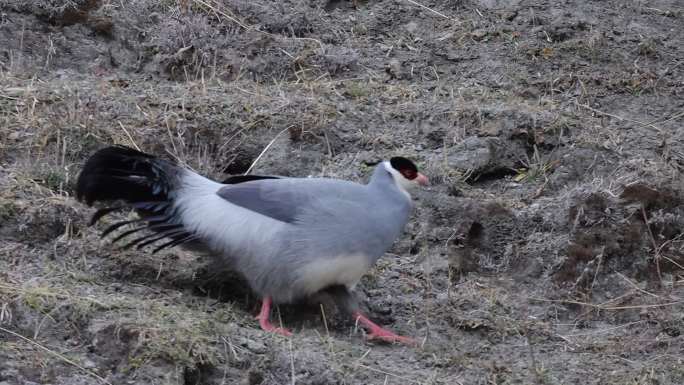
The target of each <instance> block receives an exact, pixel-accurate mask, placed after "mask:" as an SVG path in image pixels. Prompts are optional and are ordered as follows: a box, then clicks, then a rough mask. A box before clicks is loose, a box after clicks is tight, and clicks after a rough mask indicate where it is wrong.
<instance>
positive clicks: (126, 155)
mask: <svg viewBox="0 0 684 385" xmlns="http://www.w3.org/2000/svg"><path fill="white" fill-rule="evenodd" d="M173 168H174V167H173V165H171V164H170V163H169V162H166V161H163V160H160V159H157V158H155V157H153V156H152V155H149V154H145V153H144V152H140V151H138V150H134V149H132V148H128V147H124V146H111V147H106V148H103V149H101V150H99V151H97V152H96V153H95V154H93V156H91V157H90V159H88V161H87V162H86V164H85V166H83V171H81V175H79V177H78V182H77V186H76V198H78V200H80V201H83V202H85V203H86V204H88V205H89V206H90V205H92V204H93V203H94V202H96V201H115V200H123V201H125V202H129V203H133V202H150V201H154V202H159V201H166V200H167V199H168V192H169V191H170V190H171V189H172V187H173V186H172V184H173V182H174V180H173V175H169V171H172V170H173Z"/></svg>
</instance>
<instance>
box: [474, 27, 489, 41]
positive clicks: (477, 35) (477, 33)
mask: <svg viewBox="0 0 684 385" xmlns="http://www.w3.org/2000/svg"><path fill="white" fill-rule="evenodd" d="M470 36H472V37H473V39H475V40H482V39H484V37H485V36H487V30H485V29H481V28H480V29H476V30H474V31H473V32H471V33H470Z"/></svg>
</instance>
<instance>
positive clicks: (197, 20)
mask: <svg viewBox="0 0 684 385" xmlns="http://www.w3.org/2000/svg"><path fill="white" fill-rule="evenodd" d="M0 11H1V13H0V186H2V189H1V190H0V384H2V385H14V384H55V385H56V384H99V383H111V384H186V385H190V384H252V385H256V384H293V383H297V384H411V383H416V384H533V383H539V384H659V385H660V384H682V383H684V335H682V333H683V332H684V302H683V301H684V269H683V266H684V235H683V234H684V233H683V228H684V179H682V171H683V169H684V127H682V122H684V48H683V45H682V42H683V41H684V5H683V4H682V3H681V1H678V0H669V1H668V0H653V1H648V0H643V1H641V0H637V1H629V0H627V1H565V0H561V1H522V0H518V1H516V0H513V1H497V0H463V1H458V0H424V1H418V2H416V1H409V0H368V1H362V0H357V1H355V2H352V1H346V0H337V1H335V0H329V1H326V0H301V1H288V0H286V1H280V2H271V1H266V0H185V1H180V0H179V1H176V0H159V1H153V0H135V1H128V2H118V1H110V0H105V1H100V0H71V1H66V2H57V1H52V0H32V1H15V0H0ZM274 138H275V140H274ZM271 141H273V143H272V145H271V146H270V147H268V151H266V152H265V153H264V155H263V156H262V157H261V158H260V159H259V161H258V162H257V163H256V167H255V168H254V169H253V170H252V171H251V172H254V173H269V174H282V175H292V176H305V175H320V176H331V177H338V178H345V179H351V180H359V181H362V180H365V179H366V178H367V177H368V174H369V170H370V169H371V167H370V166H369V165H370V164H371V163H372V162H374V161H377V160H379V159H381V158H383V157H389V156H391V155H396V154H401V155H404V156H408V157H412V158H413V159H415V160H416V161H417V162H418V164H419V166H420V167H421V168H422V169H423V170H424V172H425V173H426V174H428V175H429V176H430V178H431V180H432V182H433V184H432V186H431V187H430V188H428V189H425V190H423V191H419V192H418V193H417V194H416V196H415V200H416V209H415V213H414V216H413V219H412V221H411V223H410V224H409V225H408V226H407V229H406V234H405V236H404V237H403V238H402V239H400V240H398V241H397V243H396V244H395V246H394V247H393V248H392V250H391V251H390V252H389V253H388V254H387V255H386V256H385V257H384V258H383V259H381V261H380V262H379V263H378V265H377V266H376V267H375V268H374V269H372V271H370V272H369V274H368V275H367V276H366V277H364V279H363V280H362V282H361V284H360V285H359V287H358V288H357V291H358V294H359V296H360V298H361V299H362V300H363V303H364V306H365V307H366V308H367V309H368V311H369V314H370V316H371V317H372V318H374V319H376V320H378V321H379V323H381V324H383V325H384V326H386V327H388V328H391V329H393V330H395V331H397V332H400V333H401V334H405V335H410V336H414V337H416V338H417V339H418V340H419V341H420V346H419V347H407V346H402V345H394V346H393V345H383V344H376V343H372V342H367V341H365V340H364V338H363V333H362V332H361V331H357V330H355V329H354V326H353V325H350V324H349V323H347V322H344V321H343V320H341V319H340V318H339V317H338V316H336V314H335V310H334V309H328V308H324V311H323V312H321V309H320V308H319V307H318V306H316V305H296V306H294V305H293V306H281V307H280V316H281V318H282V322H283V323H284V324H285V325H286V326H287V327H290V328H293V329H294V330H295V332H296V336H295V337H293V338H291V339H287V338H282V337H279V336H273V335H268V334H264V333H263V332H261V331H260V330H259V329H258V325H257V322H256V321H255V320H254V315H255V313H256V310H257V307H258V303H257V299H255V298H254V297H253V296H252V295H251V294H250V293H249V292H248V291H247V290H245V289H244V287H243V286H242V285H240V283H239V281H236V280H234V279H232V278H229V277H228V275H219V276H218V277H217V276H215V275H212V274H210V272H211V271H212V270H213V268H212V267H211V266H210V265H209V261H208V260H206V259H203V258H200V257H198V256H195V255H193V254H192V253H188V252H184V251H179V250H173V251H168V252H165V253H160V254H156V255H151V254H150V253H146V252H140V251H137V250H121V249H119V248H117V247H114V246H112V245H110V244H109V242H108V241H107V240H104V241H101V240H100V239H99V237H98V233H97V230H98V229H100V230H101V229H102V228H103V227H99V226H98V227H96V228H91V227H88V226H87V223H88V220H89V217H90V215H91V214H92V212H93V209H92V208H88V207H85V206H84V205H82V204H80V203H78V202H76V201H75V199H74V198H73V195H74V181H75V179H76V177H77V175H78V173H79V170H80V167H81V166H82V164H83V162H84V160H85V159H86V157H87V156H88V155H89V154H91V153H92V152H93V151H94V150H96V149H98V148H101V147H103V146H105V145H108V144H112V143H120V144H126V145H129V146H139V147H140V148H141V149H143V150H145V151H148V152H152V153H157V154H163V155H164V156H166V157H167V158H170V159H175V160H177V161H179V162H183V163H185V164H187V165H189V166H191V167H193V168H195V169H197V170H199V171H201V172H203V173H206V174H208V175H211V176H213V177H215V178H222V177H224V176H225V175H226V174H230V173H241V172H245V171H246V170H247V169H248V168H249V167H250V165H252V163H253V162H254V161H255V160H256V159H257V157H258V156H259V154H260V153H261V152H262V150H263V149H264V148H266V147H267V145H269V143H271ZM102 226H104V225H102ZM322 314H325V317H323V315H322Z"/></svg>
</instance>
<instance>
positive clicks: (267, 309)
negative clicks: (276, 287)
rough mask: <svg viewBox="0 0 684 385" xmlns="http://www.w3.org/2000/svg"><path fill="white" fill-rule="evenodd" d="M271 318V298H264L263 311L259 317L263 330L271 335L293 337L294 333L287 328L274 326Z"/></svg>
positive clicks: (262, 302)
mask: <svg viewBox="0 0 684 385" xmlns="http://www.w3.org/2000/svg"><path fill="white" fill-rule="evenodd" d="M269 318H271V297H264V299H263V300H262V301H261V311H260V312H259V315H258V316H257V319H258V320H259V326H261V329H263V330H264V331H267V332H270V333H276V334H280V335H283V336H285V337H290V336H291V335H292V333H291V332H290V331H289V330H287V329H285V328H279V327H275V326H273V324H271V321H270V320H269Z"/></svg>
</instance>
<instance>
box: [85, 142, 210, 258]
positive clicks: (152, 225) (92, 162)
mask: <svg viewBox="0 0 684 385" xmlns="http://www.w3.org/2000/svg"><path fill="white" fill-rule="evenodd" d="M179 170H180V169H179V168H177V166H175V165H173V164H172V163H170V162H167V161H164V160H161V159H157V158H155V157H154V156H152V155H149V154H145V153H143V152H140V151H137V150H134V149H132V148H128V147H124V146H112V147H107V148H104V149H102V150H99V151H97V152H96V153H95V154H93V155H92V156H91V157H90V158H89V159H88V161H87V162H86V164H85V166H84V167H83V171H82V172H81V174H80V175H79V178H78V182H77V188H76V197H77V198H78V200H80V201H83V202H85V203H86V204H88V205H92V204H93V203H95V202H98V201H101V202H110V201H123V202H125V204H121V205H115V206H112V207H105V208H101V209H99V210H97V211H96V212H95V214H94V215H93V217H92V219H91V221H90V225H93V224H95V223H96V222H98V221H99V220H100V219H101V218H102V217H104V216H105V215H107V214H110V213H113V212H115V211H119V210H124V209H129V210H131V209H132V210H135V211H136V212H137V213H138V215H139V216H140V218H139V219H134V220H125V221H120V222H116V223H114V224H112V225H110V226H108V227H107V228H106V229H105V230H104V231H103V232H102V237H106V236H107V235H109V234H111V233H113V232H114V231H116V230H118V229H120V228H123V227H125V226H127V225H134V224H137V223H140V222H145V223H146V224H145V225H143V226H137V227H135V228H133V229H130V230H126V231H123V232H122V233H120V234H118V235H117V236H116V237H115V238H114V239H113V240H112V243H114V242H117V241H119V240H121V239H123V238H125V237H127V236H129V235H132V234H135V233H138V232H140V231H143V230H148V231H151V232H152V233H151V234H148V235H144V236H142V237H140V238H136V239H134V240H133V241H131V242H129V243H127V244H126V245H124V246H123V248H124V249H127V248H129V247H131V246H134V245H138V248H139V249H140V248H143V247H145V246H148V245H152V244H154V243H155V242H157V241H160V240H162V239H165V238H169V239H170V241H169V242H167V243H165V244H163V245H161V246H163V247H167V246H168V245H171V244H173V245H174V246H175V245H178V244H182V243H185V242H189V241H191V240H192V241H194V240H196V239H198V237H196V236H195V235H193V234H192V233H191V232H189V231H187V230H186V229H185V228H184V227H183V225H182V224H181V223H180V219H179V218H178V215H177V211H176V209H175V208H174V206H173V202H172V201H171V199H172V197H170V196H169V193H170V192H172V191H173V189H174V188H175V187H176V184H177V179H178V175H179ZM163 247H162V248H163ZM155 250H156V251H159V247H158V248H157V249H155Z"/></svg>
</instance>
